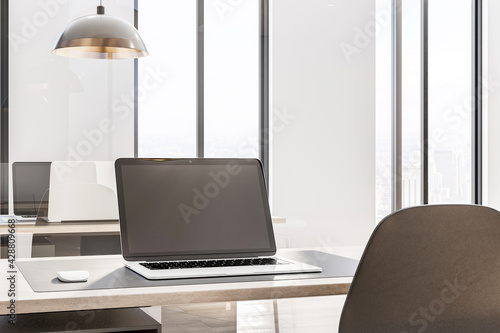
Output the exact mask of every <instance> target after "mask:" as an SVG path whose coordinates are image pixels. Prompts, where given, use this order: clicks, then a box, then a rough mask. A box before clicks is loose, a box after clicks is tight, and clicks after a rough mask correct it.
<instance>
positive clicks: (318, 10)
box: [271, 0, 375, 247]
mask: <svg viewBox="0 0 500 333" xmlns="http://www.w3.org/2000/svg"><path fill="white" fill-rule="evenodd" d="M374 12H375V0H357V1H349V0H336V1H327V0H274V1H273V2H272V14H271V19H272V31H271V34H272V42H271V47H272V59H271V61H272V71H271V75H272V109H273V120H274V121H273V124H274V126H273V132H272V137H273V139H272V145H271V148H272V179H271V183H272V190H271V195H272V209H273V214H274V215H276V216H284V217H286V218H287V223H286V224H284V225H276V226H275V232H276V234H277V238H278V242H279V243H280V244H282V245H283V244H284V243H283V238H286V237H290V239H291V244H290V245H291V246H292V247H303V246H307V247H311V246H312V247H315V246H331V245H337V244H343V245H345V244H352V245H364V244H365V243H366V241H367V239H368V237H369V235H370V234H371V232H372V231H373V228H374V226H375V38H374V37H370V36H367V35H366V34H364V33H363V34H360V33H359V32H358V29H362V30H365V28H366V29H368V30H369V31H375V26H374V25H373V24H374V23H375V19H374V16H373V13H374ZM342 48H343V49H344V52H343V51H342ZM352 52H354V53H352ZM346 55H347V56H346Z"/></svg>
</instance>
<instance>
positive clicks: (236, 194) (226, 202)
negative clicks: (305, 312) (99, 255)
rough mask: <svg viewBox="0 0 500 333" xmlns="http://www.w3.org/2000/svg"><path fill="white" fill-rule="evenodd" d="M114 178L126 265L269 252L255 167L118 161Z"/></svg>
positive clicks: (251, 163)
mask: <svg viewBox="0 0 500 333" xmlns="http://www.w3.org/2000/svg"><path fill="white" fill-rule="evenodd" d="M116 177H117V193H118V206H119V213H120V229H121V236H122V250H123V255H124V257H125V259H127V260H167V259H195V258H201V257H204V258H209V257H232V256H257V255H272V254H274V253H275V252H276V245H275V242H274V234H273V229H272V221H271V216H270V211H269V204H268V198H267V193H266V188H265V183H264V178H263V174H262V167H261V164H260V162H259V161H258V160H255V159H161V160H153V159H119V160H117V161H116Z"/></svg>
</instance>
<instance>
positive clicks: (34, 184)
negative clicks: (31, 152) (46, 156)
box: [12, 162, 50, 215]
mask: <svg viewBox="0 0 500 333" xmlns="http://www.w3.org/2000/svg"><path fill="white" fill-rule="evenodd" d="M49 177H50V162H14V163H13V164H12V185H13V195H14V214H15V215H37V213H38V209H39V207H40V203H42V200H46V199H47V198H44V195H45V194H46V192H47V190H48V189H49Z"/></svg>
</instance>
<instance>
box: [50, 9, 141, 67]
mask: <svg viewBox="0 0 500 333" xmlns="http://www.w3.org/2000/svg"><path fill="white" fill-rule="evenodd" d="M52 53H54V54H58V55H62V56H66V57H75V58H91V59H133V58H140V57H145V56H147V55H148V54H149V53H148V50H147V49H146V46H145V45H144V42H143V41H142V39H141V37H140V36H139V33H138V32H137V29H135V28H134V26H132V25H131V24H130V23H128V22H127V21H125V20H124V19H122V18H120V17H116V16H109V15H103V14H97V15H88V16H84V17H80V18H78V19H76V20H74V21H72V22H71V23H69V24H68V25H67V26H66V28H65V29H64V30H63V32H62V33H61V35H60V36H59V39H58V40H57V43H56V46H55V47H54V50H52Z"/></svg>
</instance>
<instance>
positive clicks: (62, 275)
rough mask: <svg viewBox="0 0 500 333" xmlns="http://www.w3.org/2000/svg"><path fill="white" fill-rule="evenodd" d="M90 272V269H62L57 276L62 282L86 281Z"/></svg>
mask: <svg viewBox="0 0 500 333" xmlns="http://www.w3.org/2000/svg"><path fill="white" fill-rule="evenodd" d="M89 276H90V274H89V272H88V271H60V272H57V278H58V279H59V280H60V281H62V282H85V281H87V280H88V278H89Z"/></svg>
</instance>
